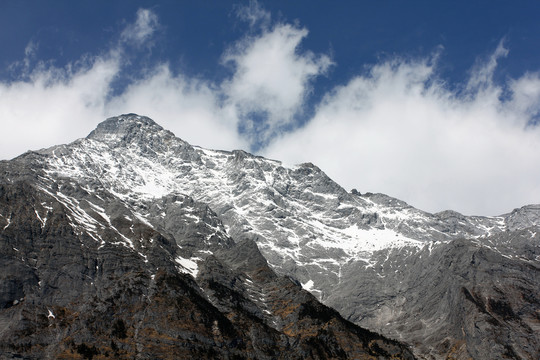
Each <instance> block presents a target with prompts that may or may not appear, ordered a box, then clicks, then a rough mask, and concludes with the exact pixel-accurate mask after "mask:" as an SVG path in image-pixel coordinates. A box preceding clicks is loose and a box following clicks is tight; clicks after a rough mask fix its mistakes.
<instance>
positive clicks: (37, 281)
mask: <svg viewBox="0 0 540 360" xmlns="http://www.w3.org/2000/svg"><path fill="white" fill-rule="evenodd" d="M0 168H1V174H2V186H3V187H2V188H1V190H0V197H1V199H2V200H1V204H2V208H1V209H0V229H2V228H3V230H2V231H0V236H1V237H0V239H1V240H2V245H1V246H2V260H1V261H2V262H5V264H4V263H3V268H6V269H7V268H9V270H8V271H6V272H5V274H2V275H0V287H1V289H2V291H1V292H0V297H1V298H0V307H1V304H3V305H4V310H3V311H2V313H1V316H2V317H1V318H0V332H1V331H2V330H1V329H5V330H3V332H1V333H0V338H2V339H4V338H6V339H8V341H4V342H3V344H4V345H2V346H3V348H5V349H11V348H10V346H13V344H15V343H17V344H18V345H17V346H19V347H18V348H17V349H19V350H9V351H12V352H11V353H12V354H15V353H17V352H16V351H23V350H24V349H26V350H24V351H25V354H39V353H40V352H41V353H46V354H49V356H50V357H59V356H60V357H61V356H65V357H70V356H74V354H79V355H80V356H87V357H88V356H95V357H96V358H97V357H99V356H105V355H104V354H105V353H108V354H109V355H110V354H120V355H118V356H125V357H136V356H138V357H139V358H146V357H152V356H151V355H149V354H156V355H155V356H158V355H157V354H159V356H158V357H166V356H165V355H161V354H165V353H167V354H168V355H167V356H172V355H171V354H172V353H174V352H177V354H180V355H175V356H176V357H182V356H186V357H189V356H194V357H205V356H206V357H209V358H215V357H218V358H219V357H225V356H229V357H231V358H232V357H234V356H245V357H256V358H280V357H281V358H345V357H351V358H362V357H366V356H368V357H369V356H374V357H377V356H382V357H391V356H396V357H399V356H401V357H403V358H407V357H408V356H410V354H409V353H408V352H407V350H403V348H402V347H401V346H400V345H399V344H398V343H396V342H391V341H388V340H385V339H384V338H382V337H380V336H378V335H375V334H374V333H371V332H369V331H365V330H362V329H360V328H358V327H354V326H352V325H351V324H350V323H348V322H346V321H344V320H343V319H341V318H340V317H339V316H338V314H337V313H336V312H335V311H333V310H331V309H330V308H327V307H325V306H324V305H321V304H320V303H318V302H317V301H316V300H315V298H316V299H318V300H320V301H322V302H323V303H324V304H326V305H328V306H330V307H332V308H334V309H336V310H337V311H339V313H340V314H341V315H342V316H344V317H345V318H347V319H348V320H351V321H352V322H354V323H356V324H358V325H361V326H363V327H365V328H368V329H370V331H374V332H377V333H381V334H383V335H385V336H387V337H389V338H392V339H395V340H398V341H400V342H402V343H406V344H408V345H409V346H410V347H411V348H412V350H413V351H414V354H415V356H417V357H418V358H424V359H469V358H473V359H494V358H497V359H498V358H501V359H504V358H510V359H538V358H540V336H539V335H538V334H539V333H540V295H539V292H538V289H539V288H540V274H539V269H540V238H539V236H540V232H539V231H538V227H537V226H538V225H540V206H537V205H530V206H525V207H523V208H521V209H516V210H514V211H512V212H511V213H509V214H506V215H501V216H498V217H482V216H464V215H462V214H459V213H457V212H454V211H444V212H441V213H437V214H430V213H427V212H424V211H421V210H418V209H415V208H413V207H411V206H409V205H408V204H406V203H404V202H402V201H400V200H397V199H394V198H391V197H389V196H386V195H383V194H371V193H365V194H360V193H359V192H358V191H356V190H353V191H351V192H348V191H346V190H345V189H343V188H342V187H341V186H339V185H338V184H336V183H335V182H334V181H332V180H331V179H330V178H328V177H327V176H326V175H325V174H324V172H322V171H321V170H320V169H319V168H317V167H316V166H315V165H313V164H309V163H308V164H302V165H299V166H296V167H294V168H285V167H283V166H282V165H281V163H280V162H279V161H274V160H268V159H265V158H262V157H258V156H253V155H251V154H248V153H246V152H243V151H233V152H225V151H215V150H208V149H202V148H198V147H194V146H191V145H189V144H188V143H186V142H184V141H182V140H180V139H178V138H176V137H175V136H174V134H172V133H171V132H169V131H167V130H164V129H163V128H162V127H160V126H159V125H157V124H156V123H155V122H153V121H152V120H151V119H148V118H146V117H142V116H138V115H134V114H129V115H122V116H119V117H115V118H111V119H108V120H106V121H105V122H103V123H101V124H100V125H99V126H98V127H97V128H96V130H94V131H93V132H92V133H91V134H90V135H89V136H88V137H87V138H85V139H80V140H77V141H75V142H74V143H72V144H69V145H61V146H56V147H53V148H50V149H46V150H41V151H39V152H34V153H27V154H25V155H23V156H21V157H19V158H17V159H14V160H12V161H10V162H3V163H1V166H0ZM17 199H19V200H17ZM53 224H58V227H60V228H61V229H60V228H57V227H56V225H55V227H54V229H55V230H54V232H53V233H51V231H53V230H48V229H49V228H50V227H53ZM537 234H539V235H537ZM15 249H17V250H15ZM259 249H260V253H259ZM261 253H262V256H261ZM263 256H264V257H263ZM39 269H42V270H39ZM40 271H44V272H45V273H41V272H40ZM134 274H138V275H137V276H135V275H134ZM276 274H277V275H276ZM297 283H299V284H301V285H302V287H303V288H304V289H305V290H308V291H309V292H311V294H313V295H314V297H312V296H311V295H309V294H308V293H306V292H305V291H302V290H301V289H300V288H299V287H298V286H297V285H296V284H297ZM173 284H174V285H173ZM48 296H49V297H48ZM115 296H118V297H119V299H115V298H114V297H115ZM197 296H198V297H197ZM179 298H181V299H182V300H181V301H180V300H177V299H179ZM141 299H143V300H144V302H141ZM29 306H31V307H29ZM40 306H41V307H40ZM54 306H58V308H53V307H54ZM27 307H28V308H27ZM136 307H138V308H136ZM23 309H26V310H23ZM62 309H63V310H62ZM126 309H133V310H129V311H127V310H126ZM175 309H176V310H175ZM181 309H190V310H189V311H188V313H189V314H187V315H186V314H185V313H182V314H180V312H181V311H180V310H181ZM98 310H99V311H100V312H97V311H98ZM16 311H19V312H16ZM40 311H41V312H40ZM49 311H50V313H49ZM62 311H64V312H63V313H62ZM35 314H41V315H40V316H41V317H40V318H39V319H41V320H40V321H41V322H40V323H39V322H38V317H37V316H36V315H35ZM58 314H69V316H68V315H58ZM122 314H123V315H122ZM130 314H131V315H130ZM135 314H136V315H135ZM120 315H122V316H120ZM24 316H26V318H25V317H24ZM53 316H54V317H53ZM62 316H63V317H62ZM21 319H25V320H24V321H22V320H21ZM60 319H62V320H60ZM97 319H99V320H97ZM105 319H106V320H105ZM117 320H118V322H117ZM120 320H121V322H120ZM96 321H98V323H96V324H95V325H92V326H93V327H91V326H90V325H88V324H94V323H95V322H96ZM23 324H28V325H27V327H24V326H26V325H24V326H23ZM114 324H116V325H114ZM184 324H191V325H184ZM49 325H51V326H49ZM106 325H108V326H109V328H108V329H107V330H104V328H105V326H106ZM89 326H90V327H89ZM17 327H21V330H20V331H22V332H24V333H25V334H26V335H24V336H23V335H21V334H22V333H18V334H19V335H17V336H15V335H13V334H14V332H15V329H18V328H17ZM32 327H33V328H32ZM85 329H86V330H85ZM97 329H99V331H101V333H100V332H99V331H98V330H97ZM151 329H152V330H151ZM38 330H39V331H38ZM53 330H54V331H53ZM18 331H19V330H18ZM113 331H114V334H121V335H122V336H124V335H125V337H120V338H118V337H114V336H113ZM37 332H39V334H40V336H36V335H34V334H36V333H37ZM94 334H102V335H100V336H101V337H99V336H96V335H94ZM14 336H15V337H14ZM14 339H23V340H20V341H19V340H17V341H15V340H14ZM36 339H39V340H36ZM92 339H94V340H92ZM100 339H101V340H100ZM105 339H106V340H105ZM111 339H113V341H112V342H111V341H110V340H111ZM91 340H92V341H93V342H92V341H91ZM113 343H114V348H113V345H112V344H113ZM47 344H52V345H47ZM20 349H23V350H20ZM58 349H62V350H61V351H63V353H55V352H54V351H58ZM115 349H116V350H115ZM167 349H169V350H170V349H173V350H170V351H169V350H167ZM295 349H298V350H295ZM79 350H80V351H79ZM6 351H7V350H6ZM114 351H116V352H114ZM159 351H161V352H159ZM167 351H169V352H167ZM85 354H86V355H85Z"/></svg>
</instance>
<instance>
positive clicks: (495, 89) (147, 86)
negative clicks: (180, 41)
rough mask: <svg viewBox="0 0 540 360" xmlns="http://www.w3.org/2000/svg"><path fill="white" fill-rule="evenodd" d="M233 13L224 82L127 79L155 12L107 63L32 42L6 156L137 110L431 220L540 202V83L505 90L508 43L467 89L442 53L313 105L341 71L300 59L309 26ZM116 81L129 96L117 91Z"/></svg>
mask: <svg viewBox="0 0 540 360" xmlns="http://www.w3.org/2000/svg"><path fill="white" fill-rule="evenodd" d="M237 13H238V14H239V16H240V17H241V18H242V19H243V20H244V21H247V22H248V24H249V27H250V28H249V31H248V33H247V34H246V35H245V36H243V37H241V38H240V39H239V40H238V41H236V42H235V43H233V44H231V45H229V46H226V47H225V48H226V50H225V51H224V53H223V54H222V57H221V60H222V63H221V64H216V66H218V65H221V66H223V65H224V66H225V67H227V69H228V70H229V73H228V76H226V78H225V79H224V80H222V81H219V82H215V81H211V80H208V79H205V78H204V77H200V76H193V75H191V74H189V73H187V72H185V71H178V69H176V68H174V67H173V66H171V65H170V63H169V62H167V61H162V62H155V63H152V64H147V63H146V64H144V65H143V66H142V67H140V68H138V69H137V70H138V71H137V72H135V73H133V72H132V71H131V70H132V69H131V68H130V67H129V66H130V64H129V59H130V55H132V54H133V52H135V53H137V52H145V51H146V52H148V50H149V49H150V48H151V47H152V46H154V45H155V44H156V42H155V39H154V36H155V34H156V31H157V30H158V29H159V28H160V23H159V19H158V17H157V15H156V13H154V12H153V11H152V10H149V9H139V10H138V11H137V15H136V19H135V21H134V22H133V23H129V24H127V25H126V26H125V27H124V29H123V30H121V31H119V33H118V36H119V37H116V39H119V41H117V42H115V43H112V44H113V45H111V46H110V47H109V48H105V49H104V50H103V52H102V53H100V54H98V55H86V56H83V57H82V58H81V59H76V60H74V61H73V62H72V63H69V64H68V65H67V66H65V67H62V68H59V67H55V66H54V65H52V64H54V63H53V62H47V61H37V62H36V61H34V60H33V59H34V57H35V51H36V50H35V49H37V48H38V44H37V43H33V42H30V43H29V44H30V45H31V46H30V45H29V47H28V48H27V49H28V50H27V51H26V58H27V59H29V60H28V61H23V62H20V63H19V65H18V66H14V67H13V70H14V71H19V72H20V74H19V75H21V76H15V77H14V78H17V79H19V80H16V81H0V118H2V119H5V120H4V123H3V127H4V128H3V132H2V135H1V136H0V154H1V157H2V158H9V157H13V156H16V155H18V154H20V153H22V152H24V151H26V150H28V149H35V148H41V147H46V146H51V145H54V144H58V143H66V142H70V141H72V140H74V139H76V138H79V137H82V136H85V135H86V134H87V133H88V132H89V131H90V130H92V128H93V127H95V125H96V124H97V123H98V122H99V121H101V120H102V119H104V118H106V117H109V116H114V115H118V114H122V113H130V112H136V113H140V114H144V115H147V116H150V117H152V118H153V119H154V120H156V121H157V122H158V123H159V124H161V125H162V126H164V127H165V128H167V129H170V130H172V131H173V132H174V133H175V134H176V135H178V136H179V137H181V138H183V139H185V140H187V141H188V142H190V143H192V144H195V145H200V146H204V147H209V148H218V149H225V150H231V149H235V148H243V149H246V150H249V149H257V151H258V152H259V153H261V154H263V155H266V156H269V157H271V158H276V159H280V160H283V161H284V162H285V163H286V164H294V163H301V162H306V161H309V162H313V163H316V164H317V165H318V166H319V167H321V168H322V169H323V170H324V171H326V172H327V173H328V174H329V175H330V176H331V177H332V178H334V179H335V180H336V181H337V182H338V183H340V184H342V185H344V186H345V187H346V188H349V189H350V188H357V189H358V190H360V191H361V192H365V191H372V192H384V193H387V194H389V195H391V196H395V197H398V198H401V199H404V200H406V201H409V202H410V203H411V204H412V205H414V206H417V207H419V208H422V209H425V210H429V211H439V210H443V209H446V208H452V209H454V210H458V211H462V212H465V213H469V214H471V213H476V214H491V215H494V214H498V213H502V212H505V211H509V210H511V209H512V208H513V207H517V206H521V205H524V204H527V203H534V202H537V203H538V202H540V186H539V181H538V179H540V170H539V169H538V167H537V166H535V164H538V163H540V153H539V152H538V151H537V149H538V146H539V145H540V130H539V127H538V126H537V122H538V114H539V112H540V76H539V74H538V73H532V72H529V73H525V74H523V75H522V76H520V77H518V78H514V79H507V81H505V82H504V83H502V84H497V83H496V82H495V81H494V80H493V78H494V77H493V74H494V73H495V72H496V70H497V64H498V62H499V60H500V59H501V58H503V57H505V56H510V55H509V51H508V49H507V47H506V44H505V43H504V41H502V42H501V43H500V44H499V46H498V47H497V48H496V49H495V50H494V52H493V54H491V56H490V57H488V58H487V59H484V60H479V61H478V62H477V63H476V64H474V66H473V67H472V70H471V72H470V74H469V78H468V80H467V81H465V82H464V84H463V85H462V88H461V89H460V91H456V90H453V89H450V88H449V87H447V86H446V84H445V82H444V79H440V78H439V71H438V65H437V61H438V60H437V59H438V58H440V57H442V56H443V55H444V53H442V52H441V51H440V49H439V50H436V52H435V54H434V55H433V56H432V57H428V58H417V59H410V58H408V59H403V58H399V57H394V58H390V59H387V60H386V61H382V62H379V63H376V64H372V65H370V66H367V67H366V71H365V72H364V73H362V74H357V75H354V76H352V77H351V78H349V79H348V80H347V81H346V82H345V83H342V84H338V85H336V86H334V87H333V88H332V89H331V90H330V91H328V92H327V93H326V94H324V96H322V100H321V101H319V102H318V103H313V98H312V97H311V94H312V90H313V88H314V86H316V82H315V80H316V79H317V77H320V76H323V75H328V73H329V69H330V68H332V67H333V66H335V67H337V66H339V65H338V64H334V62H333V60H332V59H331V57H330V56H328V55H327V54H317V53H314V52H311V51H309V50H306V49H303V48H302V46H301V45H302V42H303V41H304V40H305V38H306V37H307V36H308V29H307V28H304V27H301V26H299V25H297V24H290V23H287V22H272V17H271V15H270V13H269V12H267V11H266V10H264V9H263V8H262V7H261V6H260V5H259V4H258V3H257V2H251V3H250V5H249V6H248V7H244V8H239V9H238V11H237ZM30 59H31V60H32V61H30ZM33 63H36V65H34V66H33V67H32V64H33ZM328 76H330V75H328ZM119 79H121V80H123V81H124V86H123V87H122V88H121V89H119V90H115V91H113V88H114V87H115V82H116V81H118V80H119ZM306 109H308V110H309V111H306ZM307 114H311V115H309V116H310V118H306V117H307V116H308V115H307Z"/></svg>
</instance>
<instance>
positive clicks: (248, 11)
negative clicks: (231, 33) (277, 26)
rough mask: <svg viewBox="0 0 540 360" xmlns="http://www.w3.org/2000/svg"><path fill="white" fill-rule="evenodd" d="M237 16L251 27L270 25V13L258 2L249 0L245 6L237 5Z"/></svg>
mask: <svg viewBox="0 0 540 360" xmlns="http://www.w3.org/2000/svg"><path fill="white" fill-rule="evenodd" d="M236 14H237V16H238V17H239V18H240V19H242V20H244V21H247V22H248V23H249V25H250V26H251V27H252V28H253V27H255V26H256V25H260V26H261V27H263V28H266V27H268V26H269V25H270V20H271V18H272V15H271V14H270V12H269V11H266V10H265V9H264V8H263V7H262V6H261V4H260V3H259V2H257V1H254V0H251V1H249V3H248V4H247V5H246V6H239V7H238V8H237V11H236Z"/></svg>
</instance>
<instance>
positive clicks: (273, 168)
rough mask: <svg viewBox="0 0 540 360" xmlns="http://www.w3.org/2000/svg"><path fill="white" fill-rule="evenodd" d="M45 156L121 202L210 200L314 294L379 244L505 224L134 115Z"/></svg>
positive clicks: (238, 232) (474, 233)
mask: <svg viewBox="0 0 540 360" xmlns="http://www.w3.org/2000/svg"><path fill="white" fill-rule="evenodd" d="M43 153H47V154H50V157H49V169H48V170H47V171H49V172H55V173H58V174H60V175H62V176H65V177H70V178H76V179H78V180H86V181H87V182H88V183H89V186H90V187H91V184H92V183H93V182H96V181H98V182H100V183H101V184H102V185H103V186H105V187H106V188H107V189H110V191H112V192H114V193H115V194H116V195H118V196H119V197H120V198H122V199H125V200H130V199H131V200H133V201H135V200H138V199H144V198H159V197H162V196H164V195H166V194H169V193H183V194H186V195H189V196H191V197H193V198H194V199H196V200H198V201H202V202H205V203H207V204H209V205H210V207H211V208H212V210H214V211H215V212H216V213H217V214H218V215H219V216H220V218H221V219H222V221H223V223H224V224H225V226H226V228H227V230H228V232H229V234H230V235H231V236H232V237H233V238H235V237H248V238H251V239H254V240H255V241H256V242H257V244H258V246H259V248H260V249H261V251H262V253H263V254H264V255H265V257H266V258H267V259H268V261H269V263H270V264H271V265H272V266H273V267H274V268H275V269H276V270H277V271H278V272H281V273H286V274H291V273H295V275H296V277H297V278H298V280H300V281H301V282H303V283H307V282H308V281H310V280H311V281H313V282H314V284H313V286H312V287H311V289H312V291H313V292H314V293H315V294H317V295H319V296H321V293H320V292H317V290H318V289H319V286H318V285H319V284H318V282H319V281H320V280H317V278H319V276H311V275H312V274H321V273H322V274H328V275H332V274H333V276H337V277H338V278H337V280H338V281H339V276H340V272H341V267H342V266H343V264H346V263H348V262H350V261H359V260H361V261H363V262H364V263H365V266H373V259H372V254H373V253H374V252H377V251H380V250H383V249H393V248H402V247H412V248H417V249H420V248H422V247H424V246H430V243H431V242H433V241H448V240H451V239H455V238H459V237H480V236H484V235H487V234H491V233H497V232H500V231H503V230H504V229H505V228H506V226H505V223H504V218H503V217H494V218H488V217H465V216H463V215H461V214H458V213H455V212H450V211H448V212H443V213H439V214H429V213H426V212H423V211H420V210H417V209H415V208H413V207H411V206H409V205H407V204H406V203H404V202H402V201H399V200H397V199H393V198H391V197H388V196H386V195H382V194H365V195H360V194H359V193H358V192H356V191H353V192H351V193H349V192H347V191H345V190H344V189H343V188H342V187H340V186H339V185H338V184H336V183H335V182H333V181H332V180H331V179H329V178H328V177H327V176H326V175H325V174H324V173H323V172H322V171H321V170H320V169H319V168H317V167H316V166H314V165H312V164H302V165H299V166H296V167H293V168H285V167H283V166H282V165H281V163H280V162H279V161H273V160H268V159H265V158H262V157H257V156H253V155H250V154H248V153H246V152H243V151H233V152H225V151H215V150H207V149H203V148H199V147H193V146H191V145H189V144H187V143H186V142H184V141H182V140H180V139H179V138H177V137H175V136H174V134H172V133H171V132H169V131H167V130H164V129H163V128H162V127H160V126H159V125H157V124H156V123H155V122H153V121H152V120H151V119H149V118H146V117H143V116H138V115H134V114H129V115H123V116H119V117H115V118H111V119H108V120H107V121H105V122H103V123H101V124H100V125H99V126H98V127H97V128H96V130H94V131H93V132H92V133H91V134H90V135H89V136H88V137H87V138H86V139H80V140H77V141H75V142H74V143H72V144H69V145H63V146H58V147H53V148H50V149H47V150H44V151H43ZM298 267H302V271H299V272H298V273H296V272H295V271H294V269H296V268H298ZM332 280H334V279H333V277H332Z"/></svg>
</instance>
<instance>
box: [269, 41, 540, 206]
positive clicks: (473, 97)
mask: <svg viewBox="0 0 540 360" xmlns="http://www.w3.org/2000/svg"><path fill="white" fill-rule="evenodd" d="M503 52H505V51H503V50H502V48H501V47H499V48H498V49H497V51H496V52H495V54H494V56H493V57H491V58H490V59H488V63H487V65H486V66H485V67H482V66H478V67H477V68H476V69H478V70H475V71H473V72H472V74H471V79H472V80H471V82H470V84H472V83H473V82H474V89H475V90H474V91H472V90H471V89H472V87H470V88H469V90H470V91H469V93H468V94H467V95H466V96H458V95H456V94H454V93H452V92H451V91H450V90H448V89H446V88H445V87H444V85H443V84H442V83H441V82H439V81H436V73H435V67H434V65H428V62H427V61H409V62H407V61H400V60H394V61H390V62H387V63H383V64H378V65H375V66H373V67H372V68H371V71H370V73H369V74H368V75H365V76H358V77H355V78H354V79H352V80H351V81H350V82H349V83H348V84H346V85H344V86H341V87H338V88H336V89H335V90H334V91H333V92H332V93H330V94H328V95H327V96H326V98H325V99H324V101H323V102H322V103H321V104H320V105H319V107H318V109H317V112H316V114H315V116H314V117H313V119H312V120H311V121H310V122H309V123H308V124H307V125H306V126H305V127H303V128H302V129H299V130H297V131H295V132H291V133H288V134H285V135H283V136H281V137H280V138H277V139H275V141H274V142H273V143H272V144H271V145H270V146H269V147H268V148H267V149H266V150H265V155H267V156H270V157H273V158H280V159H286V160H287V161H288V162H289V163H299V162H304V161H312V162H315V163H317V165H319V166H320V167H321V168H322V169H323V170H325V171H326V172H327V173H328V174H329V175H330V176H331V177H333V178H334V179H336V180H337V181H338V182H339V183H341V184H342V185H344V186H345V187H346V188H349V189H350V188H357V189H358V190H360V191H361V192H362V191H364V192H365V191H372V192H384V193H387V194H390V195H392V196H395V197H398V198H401V199H404V200H407V201H409V202H411V203H412V204H413V205H414V206H417V207H419V208H422V209H426V210H431V211H440V210H443V209H446V208H452V209H455V210H458V211H462V212H465V213H477V214H493V215H494V214H497V213H502V212H505V211H509V210H511V209H512V208H513V207H518V206H521V205H524V204H528V203H533V202H540V186H539V184H540V182H539V180H538V179H540V168H538V167H537V166H535V164H538V163H540V153H539V152H538V151H537V150H536V149H537V147H538V144H540V130H539V129H538V128H537V127H527V126H526V124H527V123H528V122H529V120H530V118H531V117H532V116H535V114H536V113H538V110H539V109H540V108H539V101H540V96H539V95H540V78H539V77H538V75H537V74H527V75H525V76H524V77H522V78H520V79H518V80H516V81H513V82H512V83H511V86H510V92H511V96H510V99H508V100H501V98H500V94H501V92H502V89H501V88H500V87H497V86H495V85H494V84H493V82H492V81H491V77H492V72H493V71H494V70H495V65H494V62H495V63H496V59H497V58H498V57H499V56H500V55H501V54H502V53H503ZM486 69H488V70H489V71H486Z"/></svg>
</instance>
